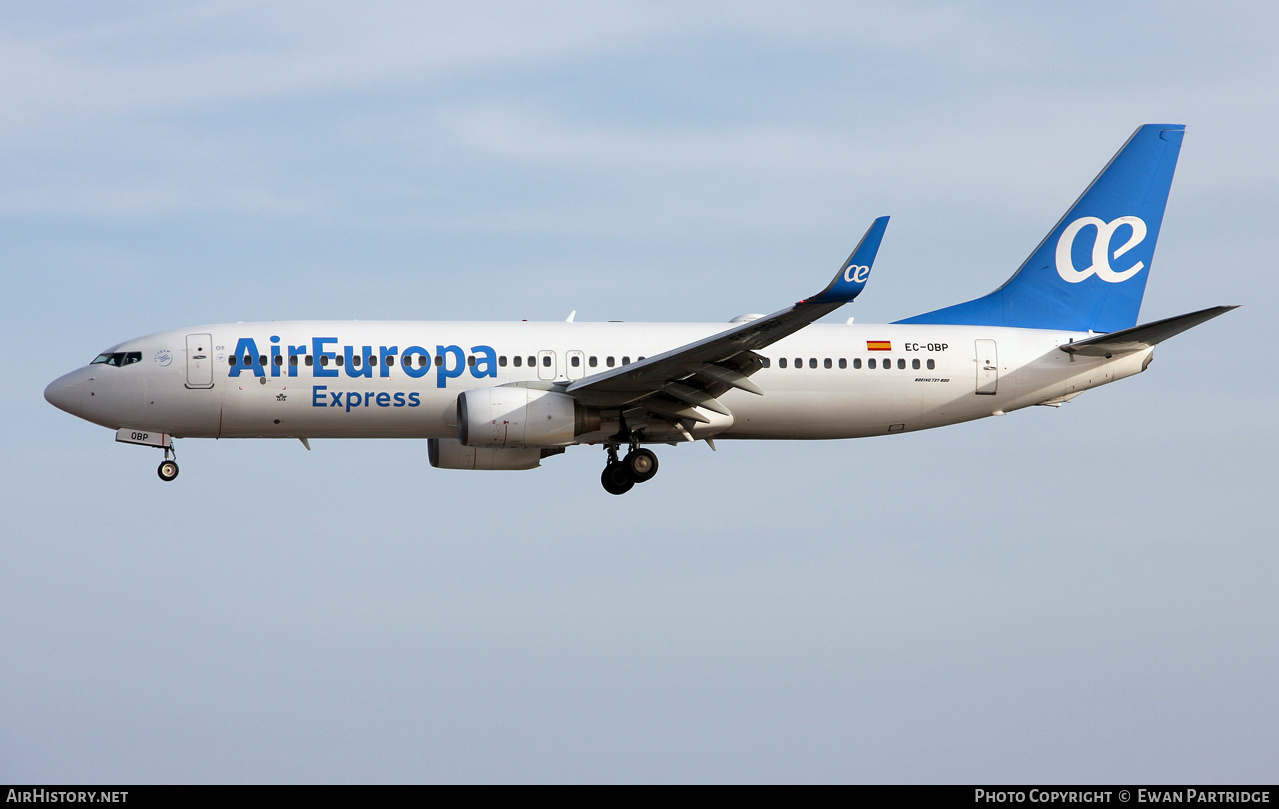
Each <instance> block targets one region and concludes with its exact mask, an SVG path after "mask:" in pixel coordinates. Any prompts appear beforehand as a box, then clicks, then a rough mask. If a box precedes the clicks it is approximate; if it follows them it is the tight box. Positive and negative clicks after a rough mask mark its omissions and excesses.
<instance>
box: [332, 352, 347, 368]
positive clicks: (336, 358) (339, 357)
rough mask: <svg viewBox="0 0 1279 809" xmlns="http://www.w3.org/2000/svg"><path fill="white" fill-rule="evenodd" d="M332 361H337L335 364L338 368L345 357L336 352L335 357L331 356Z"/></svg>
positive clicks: (344, 360) (342, 363)
mask: <svg viewBox="0 0 1279 809" xmlns="http://www.w3.org/2000/svg"><path fill="white" fill-rule="evenodd" d="M333 361H334V362H335V363H337V366H338V367H339V368H341V367H342V366H343V365H344V364H345V363H346V357H343V356H342V355H341V354H338V355H337V356H336V357H334V358H333Z"/></svg>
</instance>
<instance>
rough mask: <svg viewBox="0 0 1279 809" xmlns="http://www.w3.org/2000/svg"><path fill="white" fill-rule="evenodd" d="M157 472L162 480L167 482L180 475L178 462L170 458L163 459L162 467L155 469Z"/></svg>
mask: <svg viewBox="0 0 1279 809" xmlns="http://www.w3.org/2000/svg"><path fill="white" fill-rule="evenodd" d="M155 472H156V474H157V475H159V476H160V480H163V481H166V482H167V481H170V480H173V479H174V478H176V477H177V476H178V462H177V461H168V460H165V461H161V462H160V468H159V469H157V470H155Z"/></svg>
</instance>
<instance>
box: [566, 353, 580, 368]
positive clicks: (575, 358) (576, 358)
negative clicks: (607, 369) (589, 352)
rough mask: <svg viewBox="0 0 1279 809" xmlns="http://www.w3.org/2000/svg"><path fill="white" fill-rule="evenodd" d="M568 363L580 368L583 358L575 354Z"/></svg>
mask: <svg viewBox="0 0 1279 809" xmlns="http://www.w3.org/2000/svg"><path fill="white" fill-rule="evenodd" d="M568 364H569V365H572V366H573V367H574V368H579V367H581V365H582V358H581V357H579V356H577V355H576V354H574V355H573V357H572V358H571V359H570V360H569V361H568Z"/></svg>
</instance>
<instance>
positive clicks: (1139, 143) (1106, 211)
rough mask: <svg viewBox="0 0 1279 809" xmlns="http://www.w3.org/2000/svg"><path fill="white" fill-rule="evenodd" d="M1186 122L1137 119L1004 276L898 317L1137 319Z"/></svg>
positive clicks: (1103, 326) (1085, 323) (1064, 321)
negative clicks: (959, 298)
mask: <svg viewBox="0 0 1279 809" xmlns="http://www.w3.org/2000/svg"><path fill="white" fill-rule="evenodd" d="M1183 134H1185V127H1184V126H1180V125H1175V124H1146V125H1145V126H1142V127H1139V128H1138V129H1137V131H1136V132H1134V133H1133V135H1132V137H1131V138H1129V139H1128V142H1127V143H1125V144H1124V146H1123V148H1122V149H1120V150H1119V153H1118V154H1116V155H1115V156H1114V157H1113V158H1112V159H1111V161H1110V163H1109V164H1108V165H1107V166H1106V167H1105V168H1104V169H1102V171H1101V174H1099V175H1097V179H1095V180H1093V181H1092V185H1090V186H1088V190H1086V191H1084V193H1083V195H1082V196H1081V197H1080V198H1079V199H1078V200H1077V201H1076V202H1075V204H1074V205H1072V206H1071V208H1070V210H1069V211H1067V212H1066V215H1065V216H1063V217H1062V218H1061V221H1060V222H1058V223H1057V225H1056V226H1055V227H1054V228H1053V229H1052V230H1051V231H1049V232H1048V235H1047V236H1046V237H1045V238H1044V240H1043V241H1042V242H1040V244H1039V247H1037V248H1035V252H1033V253H1031V254H1030V258H1028V259H1026V261H1025V263H1023V264H1022V265H1021V267H1020V268H1019V269H1018V270H1017V272H1016V273H1014V274H1013V277H1012V278H1010V279H1008V281H1007V283H1005V284H1004V285H1003V286H1001V287H1000V288H999V289H997V290H995V291H994V292H992V293H990V294H989V295H986V296H985V297H981V298H977V299H976V300H971V301H968V302H967V303H960V304H956V305H955V306H948V307H946V308H945V309H938V310H936V311H934V312H928V313H927V314H923V315H916V316H915V317H911V318H907V319H905V320H900V321H898V322H899V323H946V324H954V325H971V326H1017V327H1021V328H1029V329H1062V330H1067V331H1089V330H1091V331H1098V332H1111V331H1118V330H1119V329H1126V328H1129V327H1130V326H1134V325H1136V323H1137V313H1138V311H1139V310H1140V309H1141V297H1142V295H1143V294H1144V293H1145V291H1146V278H1147V277H1148V276H1149V275H1150V263H1151V260H1152V258H1153V257H1154V253H1155V242H1156V241H1157V240H1158V238H1159V225H1160V223H1162V222H1163V217H1164V204H1165V203H1166V202H1167V201H1168V188H1169V187H1170V186H1171V185H1172V173H1173V169H1175V168H1176V166H1177V153H1178V151H1179V150H1180V148H1181V138H1182V135H1183Z"/></svg>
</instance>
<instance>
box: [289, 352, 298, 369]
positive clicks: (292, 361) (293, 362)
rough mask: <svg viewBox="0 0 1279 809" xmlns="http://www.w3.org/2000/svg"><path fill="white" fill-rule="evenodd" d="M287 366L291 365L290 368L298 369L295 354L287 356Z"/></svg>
mask: <svg viewBox="0 0 1279 809" xmlns="http://www.w3.org/2000/svg"><path fill="white" fill-rule="evenodd" d="M289 365H291V366H292V367H294V368H296V367H298V355H297V354H290V355H289Z"/></svg>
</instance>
